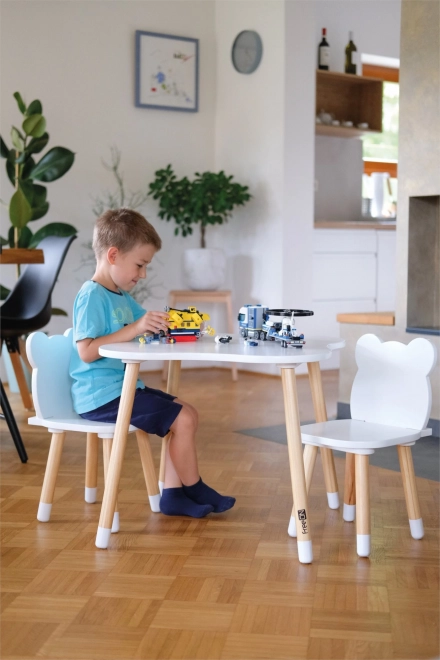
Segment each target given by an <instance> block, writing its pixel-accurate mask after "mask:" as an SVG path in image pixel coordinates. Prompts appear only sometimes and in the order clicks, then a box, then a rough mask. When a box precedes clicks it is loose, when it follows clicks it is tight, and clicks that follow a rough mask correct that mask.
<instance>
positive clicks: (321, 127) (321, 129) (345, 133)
mask: <svg viewBox="0 0 440 660" xmlns="http://www.w3.org/2000/svg"><path fill="white" fill-rule="evenodd" d="M315 132H316V135H330V136H331V137H343V138H358V137H360V136H361V135H367V134H368V133H373V134H374V133H380V131H372V130H371V129H365V128H356V127H355V126H353V127H352V128H347V127H346V126H329V125H328V124H316V131H315Z"/></svg>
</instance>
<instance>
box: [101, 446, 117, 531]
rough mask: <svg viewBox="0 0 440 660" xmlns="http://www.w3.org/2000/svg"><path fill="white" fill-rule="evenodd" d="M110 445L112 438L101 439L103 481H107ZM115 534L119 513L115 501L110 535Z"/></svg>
mask: <svg viewBox="0 0 440 660" xmlns="http://www.w3.org/2000/svg"><path fill="white" fill-rule="evenodd" d="M112 444H113V438H103V439H102V453H103V457H104V481H106V480H107V472H108V466H109V463H110V456H111V453H112ZM116 532H119V511H118V500H117V499H116V503H115V512H114V514H113V524H112V534H116Z"/></svg>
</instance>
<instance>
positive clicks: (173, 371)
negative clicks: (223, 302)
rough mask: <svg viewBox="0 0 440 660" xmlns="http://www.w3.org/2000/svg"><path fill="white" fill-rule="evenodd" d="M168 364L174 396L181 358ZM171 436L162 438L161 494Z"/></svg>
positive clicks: (168, 387) (170, 390) (177, 386)
mask: <svg viewBox="0 0 440 660" xmlns="http://www.w3.org/2000/svg"><path fill="white" fill-rule="evenodd" d="M171 306H172V305H171V302H170V307H171ZM168 365H169V369H168V382H167V392H168V394H173V395H174V396H177V393H178V391H179V382H180V367H181V362H180V360H170V361H169V362H168ZM169 437H170V434H169V433H168V435H166V436H165V437H164V438H162V450H161V453H160V466H159V490H160V494H161V495H162V491H163V486H164V483H165V458H166V455H167V446H168V440H169Z"/></svg>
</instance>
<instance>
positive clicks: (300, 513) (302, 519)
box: [298, 509, 308, 534]
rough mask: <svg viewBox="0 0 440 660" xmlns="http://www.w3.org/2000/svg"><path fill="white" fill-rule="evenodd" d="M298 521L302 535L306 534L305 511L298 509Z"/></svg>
mask: <svg viewBox="0 0 440 660" xmlns="http://www.w3.org/2000/svg"><path fill="white" fill-rule="evenodd" d="M298 520H299V521H300V523H301V527H302V533H303V534H307V533H308V529H307V514H306V510H305V509H298Z"/></svg>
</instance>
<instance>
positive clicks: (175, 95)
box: [135, 30, 199, 112]
mask: <svg viewBox="0 0 440 660" xmlns="http://www.w3.org/2000/svg"><path fill="white" fill-rule="evenodd" d="M135 62H136V72H135V73H136V83H135V105H136V107H138V108H155V109H157V110H177V111H180V112H198V110H199V40H198V39H192V38H190V37H178V36H176V35H171V34H160V33H159V32H146V31H143V30H136V58H135Z"/></svg>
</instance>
